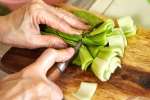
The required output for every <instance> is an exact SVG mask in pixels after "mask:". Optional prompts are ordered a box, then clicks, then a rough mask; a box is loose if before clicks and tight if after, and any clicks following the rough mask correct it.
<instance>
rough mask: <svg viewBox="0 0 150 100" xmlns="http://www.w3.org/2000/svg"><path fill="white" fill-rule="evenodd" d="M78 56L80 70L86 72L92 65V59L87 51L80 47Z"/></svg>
mask: <svg viewBox="0 0 150 100" xmlns="http://www.w3.org/2000/svg"><path fill="white" fill-rule="evenodd" d="M79 56H80V61H81V66H82V67H81V68H82V70H86V69H87V67H88V66H89V65H90V64H91V63H92V60H93V57H92V56H91V54H90V53H89V51H88V49H87V48H86V47H85V46H84V45H82V46H81V47H80V50H79Z"/></svg>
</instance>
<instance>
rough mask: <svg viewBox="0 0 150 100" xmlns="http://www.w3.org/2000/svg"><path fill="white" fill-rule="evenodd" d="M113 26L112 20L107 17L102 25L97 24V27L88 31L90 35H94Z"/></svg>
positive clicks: (109, 29)
mask: <svg viewBox="0 0 150 100" xmlns="http://www.w3.org/2000/svg"><path fill="white" fill-rule="evenodd" d="M113 28H114V21H113V20H111V19H108V20H106V21H105V22H104V23H103V24H102V25H99V27H98V28H96V29H94V30H93V31H92V32H90V35H96V34H100V33H104V32H106V31H111V30H112V29H113Z"/></svg>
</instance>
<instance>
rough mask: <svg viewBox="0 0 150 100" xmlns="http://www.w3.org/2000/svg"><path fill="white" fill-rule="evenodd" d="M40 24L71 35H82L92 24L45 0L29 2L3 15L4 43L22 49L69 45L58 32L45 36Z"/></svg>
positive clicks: (0, 38)
mask: <svg viewBox="0 0 150 100" xmlns="http://www.w3.org/2000/svg"><path fill="white" fill-rule="evenodd" d="M39 24H46V25H47V26H49V27H52V28H54V29H57V30H59V31H62V32H65V33H68V34H77V35H80V34H81V33H82V31H83V30H85V29H88V26H87V25H86V24H85V23H84V22H82V21H81V20H79V18H77V17H76V16H74V15H73V14H71V13H69V12H67V11H65V10H63V9H61V8H56V7H53V6H50V5H47V4H46V3H44V2H43V1H42V0H31V1H30V2H28V4H26V5H24V6H23V7H21V8H19V9H17V10H15V11H13V12H12V13H10V14H9V15H7V16H0V30H1V31H0V42H2V43H4V44H8V45H11V46H14V47H19V48H30V49H34V48H40V47H54V48H65V47H66V46H67V45H66V43H65V42H64V41H63V40H62V39H60V38H59V37H57V36H54V35H41V34H40V28H39Z"/></svg>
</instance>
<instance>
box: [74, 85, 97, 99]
mask: <svg viewBox="0 0 150 100" xmlns="http://www.w3.org/2000/svg"><path fill="white" fill-rule="evenodd" d="M96 88H97V83H88V82H81V84H80V88H79V89H78V91H77V92H76V93H74V94H73V96H74V97H76V98H77V99H79V100H91V98H92V97H93V95H94V93H95V91H96Z"/></svg>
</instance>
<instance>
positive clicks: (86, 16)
mask: <svg viewBox="0 0 150 100" xmlns="http://www.w3.org/2000/svg"><path fill="white" fill-rule="evenodd" d="M73 14H74V15H76V16H77V17H79V18H81V19H82V20H84V21H85V22H87V23H88V24H89V25H91V27H92V28H93V27H95V26H97V25H99V24H101V23H103V20H102V19H101V18H99V17H98V16H96V15H94V14H92V13H90V12H88V11H85V10H75V11H73Z"/></svg>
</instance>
